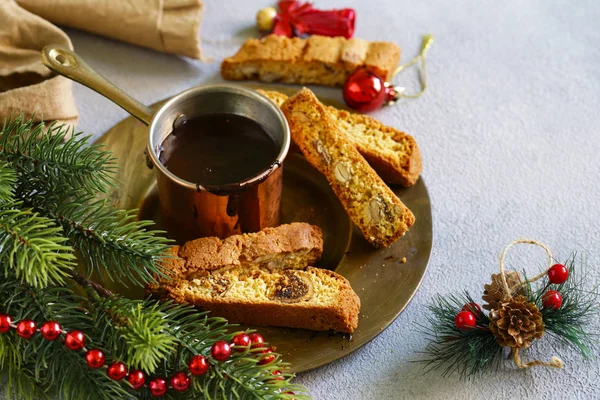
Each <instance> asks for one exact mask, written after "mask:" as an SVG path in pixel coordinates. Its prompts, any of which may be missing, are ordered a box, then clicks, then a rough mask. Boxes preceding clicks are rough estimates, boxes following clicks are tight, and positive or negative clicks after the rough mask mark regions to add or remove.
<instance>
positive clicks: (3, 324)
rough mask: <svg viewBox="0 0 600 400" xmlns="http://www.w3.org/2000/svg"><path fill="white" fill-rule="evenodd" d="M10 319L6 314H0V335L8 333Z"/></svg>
mask: <svg viewBox="0 0 600 400" xmlns="http://www.w3.org/2000/svg"><path fill="white" fill-rule="evenodd" d="M11 324H12V318H11V317H10V315H8V314H0V333H6V332H8V331H10V328H11Z"/></svg>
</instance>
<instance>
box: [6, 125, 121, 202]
mask: <svg viewBox="0 0 600 400" xmlns="http://www.w3.org/2000/svg"><path fill="white" fill-rule="evenodd" d="M44 129H45V126H44V123H43V122H42V123H36V122H34V121H33V120H31V119H29V120H25V118H24V116H23V114H20V115H18V116H17V117H14V118H10V119H8V120H6V121H5V122H4V126H3V127H2V130H1V131H0V160H2V161H5V162H9V163H10V164H11V165H12V167H13V168H14V170H15V171H16V172H17V175H18V176H19V177H20V178H23V179H21V180H22V183H23V181H24V182H32V183H43V184H44V185H46V187H47V188H49V189H51V188H53V187H56V186H60V185H67V186H70V187H81V188H83V189H85V190H86V191H87V193H90V194H92V193H97V192H102V193H104V192H106V190H107V187H109V186H114V178H113V172H114V170H115V168H116V164H115V162H114V160H113V159H112V158H111V155H110V152H108V151H103V150H101V146H99V145H91V146H88V139H89V136H83V135H82V134H81V133H73V132H72V129H71V130H70V129H69V128H68V125H65V124H63V125H58V124H53V125H51V126H50V127H49V128H48V132H44ZM69 134H72V137H71V138H69V139H67V136H68V135H69Z"/></svg>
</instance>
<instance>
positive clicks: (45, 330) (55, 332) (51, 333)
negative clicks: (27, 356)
mask: <svg viewBox="0 0 600 400" xmlns="http://www.w3.org/2000/svg"><path fill="white" fill-rule="evenodd" d="M61 330H62V328H61V327H60V325H59V324H58V322H56V321H48V322H44V325H42V327H41V328H40V333H41V334H42V336H43V337H44V339H46V340H56V338H58V337H59V336H60V332H61Z"/></svg>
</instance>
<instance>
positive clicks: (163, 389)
mask: <svg viewBox="0 0 600 400" xmlns="http://www.w3.org/2000/svg"><path fill="white" fill-rule="evenodd" d="M148 387H149V388H150V393H152V396H154V397H160V396H163V395H164V394H165V393H167V381H165V380H164V379H163V378H155V379H152V380H151V381H150V383H149V384H148Z"/></svg>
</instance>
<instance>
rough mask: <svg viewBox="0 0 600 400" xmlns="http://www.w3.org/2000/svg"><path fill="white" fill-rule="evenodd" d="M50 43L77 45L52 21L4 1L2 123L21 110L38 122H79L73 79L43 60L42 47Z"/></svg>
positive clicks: (0, 8)
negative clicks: (54, 70) (58, 72)
mask: <svg viewBox="0 0 600 400" xmlns="http://www.w3.org/2000/svg"><path fill="white" fill-rule="evenodd" d="M49 43H57V44H61V45H63V46H65V47H68V48H71V49H72V48H73V47H72V45H71V41H70V40H69V38H68V36H67V35H66V34H65V33H64V32H63V31H61V30H60V29H58V28H57V27H55V26H54V25H52V24H51V23H50V22H48V21H45V20H43V19H42V18H40V17H38V16H37V15H34V14H32V13H30V12H29V11H26V10H24V9H22V8H21V7H19V6H18V5H17V4H15V3H14V2H13V1H7V0H0V124H1V123H2V121H4V120H5V119H7V118H10V117H11V116H12V115H15V114H18V113H19V112H23V114H24V116H25V117H26V118H30V117H32V116H34V115H35V119H36V120H38V121H39V120H42V119H44V120H45V121H53V120H58V121H62V122H67V123H71V124H76V123H77V117H78V114H77V108H76V107H75V102H74V100H73V94H72V92H71V81H70V80H68V79H66V78H63V77H61V76H56V75H55V74H53V73H52V72H51V71H50V70H49V69H48V68H46V67H45V66H44V65H43V64H42V63H41V62H40V50H42V48H44V46H45V45H47V44H49Z"/></svg>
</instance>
